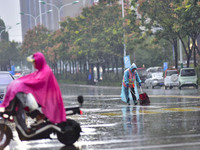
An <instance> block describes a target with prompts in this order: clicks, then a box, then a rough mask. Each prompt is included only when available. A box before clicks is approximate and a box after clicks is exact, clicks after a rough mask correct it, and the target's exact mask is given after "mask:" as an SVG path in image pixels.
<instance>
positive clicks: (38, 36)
mask: <svg viewBox="0 0 200 150" xmlns="http://www.w3.org/2000/svg"><path fill="white" fill-rule="evenodd" d="M49 34H50V31H48V30H47V28H45V27H43V26H37V27H35V28H34V29H32V30H29V31H27V33H26V35H25V38H24V41H23V43H22V54H26V55H30V54H33V53H34V52H38V51H41V52H43V53H45V52H46V51H45V48H46V46H47V45H48V36H49Z"/></svg>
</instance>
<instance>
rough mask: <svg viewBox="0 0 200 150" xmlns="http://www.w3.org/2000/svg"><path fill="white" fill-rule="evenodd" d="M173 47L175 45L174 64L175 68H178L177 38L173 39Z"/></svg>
mask: <svg viewBox="0 0 200 150" xmlns="http://www.w3.org/2000/svg"><path fill="white" fill-rule="evenodd" d="M173 47H174V61H175V62H174V65H175V68H176V69H178V48H177V40H176V39H175V40H174V41H173Z"/></svg>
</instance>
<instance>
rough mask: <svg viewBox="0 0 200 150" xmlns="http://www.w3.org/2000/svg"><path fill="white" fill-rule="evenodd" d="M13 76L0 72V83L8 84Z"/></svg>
mask: <svg viewBox="0 0 200 150" xmlns="http://www.w3.org/2000/svg"><path fill="white" fill-rule="evenodd" d="M12 81H13V78H12V77H11V76H10V75H9V74H4V73H3V74H0V84H9V83H10V82H12Z"/></svg>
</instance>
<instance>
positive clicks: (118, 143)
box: [6, 85, 200, 150]
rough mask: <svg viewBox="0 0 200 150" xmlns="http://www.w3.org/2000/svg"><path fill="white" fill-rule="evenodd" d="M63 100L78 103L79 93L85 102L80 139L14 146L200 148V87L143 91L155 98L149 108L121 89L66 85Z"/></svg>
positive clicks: (32, 149)
mask: <svg viewBox="0 0 200 150" xmlns="http://www.w3.org/2000/svg"><path fill="white" fill-rule="evenodd" d="M61 89H62V93H63V98H64V104H65V106H71V105H75V104H77V101H76V98H77V96H78V95H83V96H84V99H85V102H84V104H83V107H82V111H83V115H81V116H79V115H76V116H73V117H70V118H72V119H75V120H77V121H78V122H79V123H80V124H81V127H82V131H83V132H82V133H81V137H80V139H79V140H78V141H77V142H76V143H75V144H74V146H70V147H66V146H64V145H63V144H61V143H59V141H58V140H57V139H55V138H54V137H53V140H48V139H45V140H36V141H23V142H21V141H19V139H18V137H17V133H16V132H14V133H15V135H14V141H11V143H10V145H9V146H8V147H6V149H8V150H9V149H13V150H23V149H24V150H47V149H51V150H110V149H113V150H132V149H134V150H135V149H136V150H137V149H140V150H141V149H152V150H154V149H158V150H187V149H190V150H191V149H193V150H197V149H198V150H199V147H200V127H199V125H200V117H199V116H200V96H199V93H200V92H199V90H198V89H193V88H184V89H183V90H181V91H180V90H178V88H174V89H171V90H164V88H156V89H143V90H144V91H145V92H146V93H147V94H148V95H149V97H150V100H151V104H150V105H149V106H140V105H136V106H135V105H130V106H128V105H127V104H126V103H124V102H122V101H121V100H120V91H121V88H120V87H96V86H81V85H80V86H77V85H68V86H67V85H61Z"/></svg>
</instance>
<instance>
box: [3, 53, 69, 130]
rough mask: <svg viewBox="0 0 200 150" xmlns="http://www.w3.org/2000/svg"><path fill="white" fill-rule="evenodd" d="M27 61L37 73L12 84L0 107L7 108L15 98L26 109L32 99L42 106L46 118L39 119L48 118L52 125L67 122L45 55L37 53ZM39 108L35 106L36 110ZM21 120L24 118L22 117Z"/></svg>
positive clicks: (57, 88)
mask: <svg viewBox="0 0 200 150" xmlns="http://www.w3.org/2000/svg"><path fill="white" fill-rule="evenodd" d="M27 60H28V61H30V62H32V63H33V65H34V67H35V69H36V71H35V72H33V73H31V74H28V75H26V76H23V77H21V78H18V79H16V80H14V81H13V82H11V84H10V85H8V87H7V92H6V95H5V97H4V101H3V103H2V104H0V107H7V106H8V105H9V104H10V102H11V101H12V100H14V99H15V98H18V99H20V101H21V102H22V104H23V106H22V107H25V106H26V103H27V101H26V100H27V99H29V98H30V97H31V98H32V99H35V100H36V101H37V103H38V106H41V112H42V114H44V116H42V115H39V116H37V117H38V118H40V119H43V118H47V119H48V120H49V121H50V122H52V123H61V122H65V121H66V112H65V108H64V104H63V99H62V96H61V90H60V88H59V85H58V83H57V80H56V78H55V76H54V74H53V72H52V70H51V69H50V67H49V66H48V64H47V63H46V60H45V57H44V55H43V54H42V53H41V52H36V53H34V54H33V55H32V56H29V57H28V58H27ZM38 106H37V105H36V104H35V105H34V107H35V108H37V107H38ZM30 107H31V106H30ZM35 108H32V109H35ZM21 118H22V119H23V118H24V117H23V116H21ZM22 124H23V123H22ZM24 128H26V127H24Z"/></svg>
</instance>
